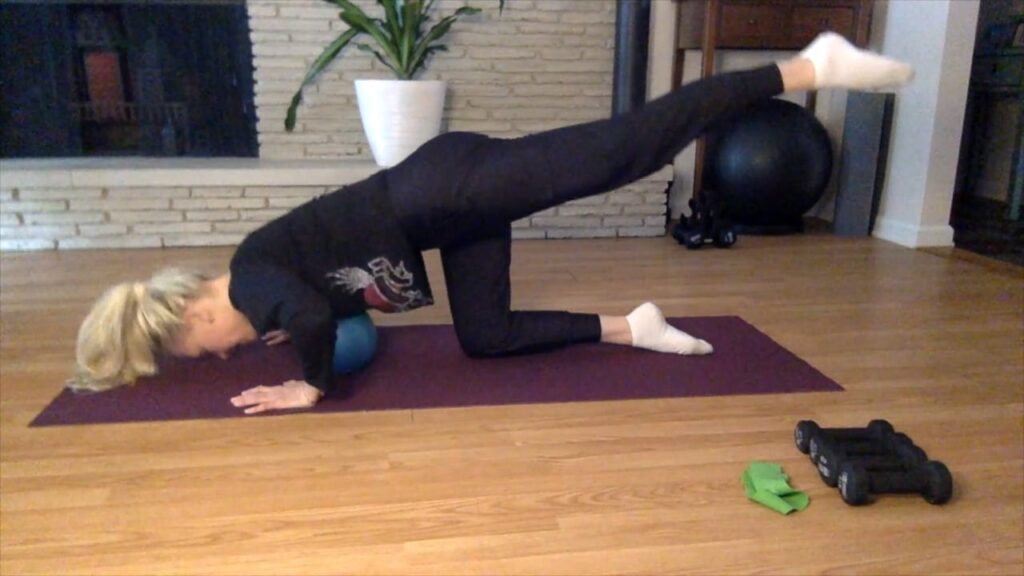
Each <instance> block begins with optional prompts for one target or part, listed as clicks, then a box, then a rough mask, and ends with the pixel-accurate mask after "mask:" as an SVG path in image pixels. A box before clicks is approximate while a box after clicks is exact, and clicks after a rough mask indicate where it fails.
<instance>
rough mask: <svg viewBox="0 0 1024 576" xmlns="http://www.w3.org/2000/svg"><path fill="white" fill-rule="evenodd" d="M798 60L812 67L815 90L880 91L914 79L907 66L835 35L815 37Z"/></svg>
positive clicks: (832, 33) (828, 33)
mask: <svg viewBox="0 0 1024 576" xmlns="http://www.w3.org/2000/svg"><path fill="white" fill-rule="evenodd" d="M800 57H801V58H806V59H807V60H810V61H811V63H812V64H813V65H814V78H815V81H814V87H815V88H847V89H850V90H881V89H886V88H897V87H899V86H902V85H904V84H906V83H908V82H910V81H911V80H912V79H913V78H914V69H913V68H912V67H911V66H910V65H909V64H907V63H905V62H900V61H898V60H893V59H892V58H886V57H885V56H880V55H878V54H875V53H873V52H868V51H867V50H861V49H860V48H857V47H856V46H854V45H853V44H850V43H849V42H848V41H847V40H846V39H845V38H843V37H842V36H840V35H839V34H836V33H835V32H825V33H823V34H820V35H818V37H817V38H816V39H815V40H814V42H811V44H810V45H809V46H808V47H807V48H805V49H804V50H803V52H801V53H800Z"/></svg>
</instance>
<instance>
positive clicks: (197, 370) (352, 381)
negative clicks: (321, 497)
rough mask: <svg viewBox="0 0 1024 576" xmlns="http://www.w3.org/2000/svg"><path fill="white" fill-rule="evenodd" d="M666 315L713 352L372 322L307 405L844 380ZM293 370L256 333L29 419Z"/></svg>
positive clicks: (473, 402)
mask: <svg viewBox="0 0 1024 576" xmlns="http://www.w3.org/2000/svg"><path fill="white" fill-rule="evenodd" d="M669 322H670V323H671V324H672V325H673V326H676V327H678V328H680V329H681V330H684V331H686V332H689V333H691V334H693V335H695V336H698V337H701V338H704V339H706V340H708V341H709V342H711V343H712V344H713V345H714V347H715V353H714V354H711V355H709V356H678V355H674V354H659V353H656V352H649V351H646V350H638V349H635V348H630V347H626V346H610V345H606V344H584V345H578V346H570V347H567V348H563V349H560V350H556V351H553V352H548V353H544V354H531V355H526V356H514V357H509V358H492V359H484V360H474V359H471V358H468V357H466V356H465V355H464V354H462V352H461V350H460V349H459V345H458V342H457V341H456V339H455V332H454V331H453V329H452V327H451V326H450V325H438V326H402V327H394V328H380V329H379V336H380V337H379V345H378V352H377V358H376V360H375V361H374V362H373V364H371V365H370V366H369V367H368V368H366V369H365V370H363V371H362V372H360V373H358V374H354V375H350V376H343V377H341V378H340V379H339V383H340V384H342V385H343V386H347V387H348V388H349V392H348V393H347V395H341V394H335V395H329V396H327V397H326V398H324V399H322V400H321V401H320V403H319V404H317V405H316V407H314V408H313V409H312V412H348V411H361V410H400V409H410V408H437V407H452V406H481V405H501V404H527V403H529V404H534V403H546V402H584V401H591V400H627V399H636V398H670V397H683V396H721V395H728V394H769V393H770V394H779V393H787V392H815V391H834V390H842V389H843V388H842V387H841V386H839V385H838V384H836V383H835V382H834V381H832V380H831V379H829V378H827V377H826V376H825V375H823V374H822V373H821V372H819V371H817V370H816V369H814V368H813V367H812V366H811V365H809V364H807V363H806V362H804V361H803V360H801V359H800V358H798V357H797V356H796V355H794V354H793V353H791V352H789V351H788V350H786V349H785V348H783V347H782V346H779V345H778V344H777V343H775V341H773V340H772V339H771V338H769V337H768V336H766V335H765V334H763V333H762V332H760V331H759V330H757V329H756V328H754V327H753V326H751V325H750V324H748V323H746V322H745V321H743V320H742V319H740V318H737V317H734V316H721V317H703V318H672V319H670V320H669ZM298 378H301V370H300V368H299V362H298V358H297V356H296V355H295V353H294V351H293V350H292V348H291V346H290V345H279V346H274V347H267V346H265V345H264V344H262V343H259V344H254V345H252V346H249V347H246V348H244V349H241V350H239V351H238V352H237V353H236V354H235V355H234V356H233V357H232V358H231V359H229V360H221V359H219V358H205V359H200V360H175V359H169V360H168V361H166V362H165V363H164V364H163V366H162V369H161V373H160V374H159V375H157V376H155V377H153V378H146V379H142V380H140V381H139V382H138V383H137V384H136V385H135V386H130V387H129V386H126V387H121V388H116V389H114V390H111V391H108V392H101V393H98V394H75V393H73V392H71V391H69V390H64V391H63V392H62V393H61V394H60V395H59V396H58V397H57V398H56V399H55V400H54V401H53V402H52V403H51V404H50V405H49V406H47V407H46V409H45V410H43V412H42V413H41V414H40V415H39V416H37V417H36V419H35V420H34V421H33V422H32V424H31V425H32V426H53V425H65V424H95V423H105V422H139V421H150V420H185V419H192V418H227V417H233V416H234V417H237V416H243V414H242V411H241V410H240V409H238V408H235V407H233V406H232V405H231V403H230V402H229V399H230V398H231V397H232V396H234V395H235V394H237V393H238V392H241V391H242V390H244V389H246V388H250V387H252V386H258V385H261V384H264V385H276V384H280V383H282V382H284V381H285V380H291V379H298ZM270 414H282V412H272V413H270ZM248 417H250V418H251V417H252V416H248Z"/></svg>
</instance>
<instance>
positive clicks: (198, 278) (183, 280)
mask: <svg viewBox="0 0 1024 576" xmlns="http://www.w3.org/2000/svg"><path fill="white" fill-rule="evenodd" d="M206 280H208V277H207V276H205V275H203V274H200V273H197V272H192V271H186V270H180V269H177V268H167V269H165V270H161V271H160V272H157V273H156V274H154V275H153V277H152V278H150V280H149V281H148V282H145V283H143V282H126V283H123V284H118V285H116V286H114V287H112V288H110V289H109V290H107V291H106V292H105V293H104V294H103V296H101V297H100V298H99V300H97V301H96V303H95V304H94V305H93V308H92V310H91V311H90V312H89V314H88V316H86V317H85V320H84V321H83V322H82V326H81V328H79V330H78V345H77V350H76V359H77V363H78V373H77V375H76V376H75V377H74V378H72V379H71V380H69V381H68V383H67V385H68V387H69V388H71V389H73V390H75V391H92V392H98V391H101V390H108V389H110V388H114V387H116V386H120V385H122V384H132V383H134V382H135V380H136V379H138V378H139V377H140V376H151V375H153V374H156V372H157V365H156V354H157V352H159V351H160V350H161V349H163V348H165V347H166V346H167V345H168V344H169V343H170V342H171V341H172V340H173V338H174V337H175V335H176V334H177V332H178V330H179V328H181V326H182V316H183V314H184V311H185V305H186V304H187V303H188V302H189V301H190V300H193V299H195V298H196V297H197V296H199V293H200V291H201V289H202V286H203V282H205V281H206Z"/></svg>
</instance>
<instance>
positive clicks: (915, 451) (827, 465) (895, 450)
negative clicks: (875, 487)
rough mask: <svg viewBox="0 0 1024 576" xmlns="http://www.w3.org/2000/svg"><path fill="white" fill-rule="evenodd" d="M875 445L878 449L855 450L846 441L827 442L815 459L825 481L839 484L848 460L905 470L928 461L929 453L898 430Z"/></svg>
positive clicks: (868, 466) (865, 465)
mask: <svg viewBox="0 0 1024 576" xmlns="http://www.w3.org/2000/svg"><path fill="white" fill-rule="evenodd" d="M900 436H903V438H899V437H900ZM858 446H861V445H858ZM872 447H873V448H874V450H867V449H865V450H864V451H855V452H851V451H849V450H848V446H847V445H845V444H836V443H828V442H825V443H823V445H822V446H821V448H820V451H819V453H818V461H817V462H816V463H815V465H816V466H817V468H818V474H820V475H821V479H822V481H824V482H825V484H827V485H829V486H832V487H835V486H836V483H837V482H838V480H839V469H840V467H841V466H842V465H843V463H845V462H855V463H857V464H859V465H861V466H862V467H863V468H865V469H866V470H869V471H876V470H878V471H885V470H892V471H904V470H910V469H912V468H914V467H916V466H919V465H921V464H924V463H925V462H927V461H928V454H927V453H925V451H924V450H922V449H921V448H918V447H917V446H914V444H913V442H910V439H909V438H908V437H906V436H905V435H903V434H895V435H893V436H892V437H891V440H890V441H888V442H884V443H880V444H878V445H874V446H872Z"/></svg>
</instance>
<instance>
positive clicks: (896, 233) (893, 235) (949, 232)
mask: <svg viewBox="0 0 1024 576" xmlns="http://www.w3.org/2000/svg"><path fill="white" fill-rule="evenodd" d="M871 235H872V236H874V237H875V238H881V239H882V240H888V241H889V242H894V243H896V244H899V245H901V246H906V247H908V248H924V247H926V246H952V245H953V227H952V226H950V225H949V224H942V225H939V226H917V225H913V224H907V223H906V222H900V221H897V220H892V219H888V218H879V219H878V220H876V221H875V228H874V230H873V231H872V233H871Z"/></svg>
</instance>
